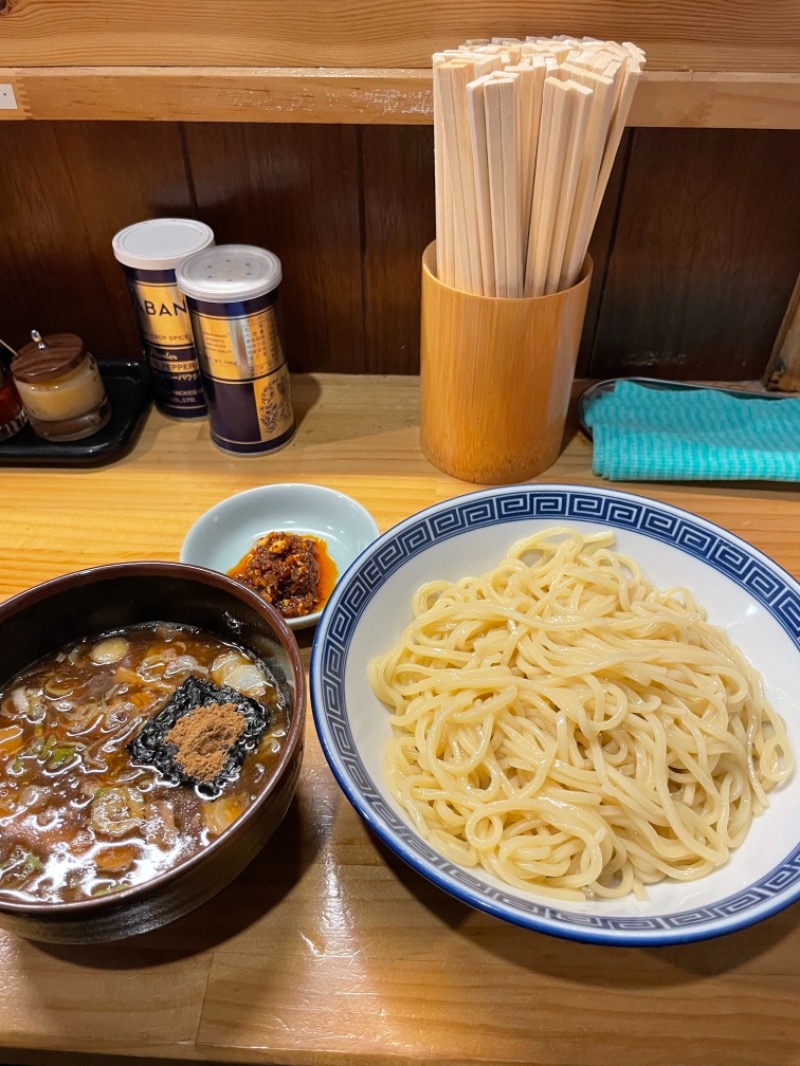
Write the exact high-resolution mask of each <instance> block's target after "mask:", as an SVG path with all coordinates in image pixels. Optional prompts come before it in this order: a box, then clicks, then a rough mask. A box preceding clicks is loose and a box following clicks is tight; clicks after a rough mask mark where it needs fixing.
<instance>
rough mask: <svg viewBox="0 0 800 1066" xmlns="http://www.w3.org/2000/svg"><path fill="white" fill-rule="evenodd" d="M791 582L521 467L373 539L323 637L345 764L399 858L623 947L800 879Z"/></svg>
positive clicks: (795, 606)
mask: <svg viewBox="0 0 800 1066" xmlns="http://www.w3.org/2000/svg"><path fill="white" fill-rule="evenodd" d="M799 670H800V585H798V582H797V581H795V580H794V579H793V578H792V577H791V576H790V575H789V574H788V573H786V572H785V571H784V570H783V569H782V568H781V567H779V566H778V565H777V564H776V563H775V562H773V561H772V560H770V559H769V558H768V557H766V556H765V555H763V554H762V553H761V552H759V551H757V550H756V549H754V548H753V547H751V546H750V545H748V544H747V543H745V542H744V541H742V540H740V539H739V538H737V537H736V536H734V535H732V534H730V533H728V532H727V531H725V530H724V529H722V528H720V527H718V526H715V525H714V524H712V523H710V522H708V521H706V520H704V519H702V518H699V517H697V516H695V515H692V514H690V513H688V512H685V511H682V510H679V509H678V508H675V507H671V506H669V505H667V504H662V503H658V502H656V501H653V500H649V499H647V498H645V497H641V496H636V495H632V494H628V493H624V492H619V491H616V490H613V489H599V488H598V489H594V488H585V487H573V486H561V485H542V484H537V485H522V486H514V487H512V488H497V489H489V490H485V491H481V492H476V493H472V494H469V495H466V496H461V497H458V498H456V499H454V500H450V501H447V502H444V503H440V504H437V505H435V506H433V507H430V508H428V509H426V510H424V511H421V512H420V513H418V514H416V515H413V516H412V517H410V518H409V519H407V520H405V521H403V522H401V523H400V524H399V525H397V526H395V527H394V528H393V529H391V530H389V531H388V532H387V533H385V534H383V536H381V537H380V538H379V539H378V540H376V541H375V542H374V543H373V544H372V545H370V547H369V548H368V549H367V550H366V551H365V552H364V553H363V554H362V555H361V556H360V558H359V559H358V560H357V561H356V563H355V564H354V565H353V566H352V567H351V568H350V569H349V570H348V571H347V573H346V574H345V575H344V577H343V579H342V580H341V581H340V583H339V584H338V585H337V587H336V589H335V590H334V594H333V596H332V597H331V600H330V602H329V604H328V606H327V608H326V610H325V613H324V615H323V619H322V622H321V624H320V626H319V629H318V632H317V636H316V639H315V642H314V647H313V652H312V662H311V674H310V678H311V695H312V707H313V713H314V720H315V724H316V728H317V732H318V734H319V737H320V740H321V743H322V747H323V750H324V752H325V755H326V758H327V759H328V762H329V764H330V766H331V769H332V770H333V773H334V774H335V776H336V778H337V780H338V782H339V784H340V785H341V787H342V789H343V790H344V792H345V794H346V795H347V796H348V798H349V799H350V801H351V802H352V803H353V805H354V806H355V808H356V809H357V811H358V812H359V814H360V815H361V816H362V818H363V819H364V821H365V822H366V824H367V825H368V826H369V828H370V829H372V830H373V831H374V832H375V833H376V834H377V836H378V837H379V838H380V839H382V840H383V842H384V843H386V844H387V845H388V846H389V847H390V848H391V849H392V850H393V851H394V852H395V853H396V854H397V855H398V856H399V857H400V858H402V859H403V860H405V861H406V862H407V863H408V864H409V865H410V866H411V867H413V868H414V869H415V870H416V871H417V872H418V873H420V874H422V875H423V876H424V877H426V878H428V879H429V880H430V881H432V882H433V883H435V884H436V885H438V886H439V887H440V888H442V889H443V890H444V891H446V892H448V893H450V894H451V895H452V896H454V897H455V898H456V899H458V900H460V901H462V902H464V903H466V904H469V905H471V906H474V907H477V908H479V909H482V910H484V911H486V912H488V913H490V914H492V915H495V916H497V917H499V918H502V919H505V920H507V921H510V922H512V923H515V924H517V925H519V926H523V927H526V928H529V929H533V930H537V931H539V932H543V933H548V934H551V935H556V936H562V937H566V938H569V939H573V940H581V941H586V942H595V943H608V944H618V945H658V944H669V943H682V942H687V941H692V940H700V939H704V938H708V937H714V936H719V935H721V934H724V933H727V932H731V931H733V930H736V929H739V928H742V927H744V926H747V925H751V924H753V923H754V922H757V921H760V920H762V919H763V918H765V917H768V916H769V915H771V914H773V913H775V912H777V911H778V910H781V909H782V908H783V907H785V906H787V905H789V904H790V903H792V902H794V901H795V900H796V899H797V898H798V897H800V830H798V829H797V827H796V817H795V811H796V810H797V807H798V801H800V784H799V783H798V772H797V771H796V770H795V767H794V761H795V755H794V753H796V752H797V751H798V750H800V713H798V707H797V701H796V697H795V693H796V688H797V677H798V672H799Z"/></svg>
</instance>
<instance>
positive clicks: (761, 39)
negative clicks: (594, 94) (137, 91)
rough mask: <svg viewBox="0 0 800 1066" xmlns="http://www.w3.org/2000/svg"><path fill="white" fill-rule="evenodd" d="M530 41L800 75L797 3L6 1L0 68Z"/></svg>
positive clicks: (347, 56)
mask: <svg viewBox="0 0 800 1066" xmlns="http://www.w3.org/2000/svg"><path fill="white" fill-rule="evenodd" d="M531 33H535V34H542V35H551V34H558V33H572V34H578V35H581V34H589V35H591V36H595V37H610V38H612V39H615V40H633V41H636V43H637V44H639V45H641V46H642V47H643V48H645V49H646V50H647V52H648V63H649V68H650V69H651V70H700V71H709V70H739V71H765V70H766V71H773V72H774V71H792V70H793V71H797V70H800V48H799V47H798V44H800V6H798V5H797V4H796V3H794V2H793V0H761V2H759V3H757V4H755V3H752V2H751V0H538V2H537V3H536V4H535V5H533V4H531V3H530V0H437V2H436V3H434V4H432V3H430V0H405V2H403V3H398V2H397V0H370V2H369V3H365V2H364V0H337V2H336V3H331V2H330V0H282V2H281V3H279V4H278V3H265V2H264V0H226V2H225V3H220V2H219V0H172V2H171V3H169V4H165V3H163V2H162V0H81V2H80V3H75V2H72V3H67V2H65V0H3V2H2V4H0V66H17V65H19V66H25V65H27V66H42V67H47V66H62V65H63V66H82V65H89V66H90V65H95V64H98V63H100V64H103V65H117V64H118V65H125V64H134V65H155V66H192V65H203V66H226V65H230V66H236V67H248V66H252V67H262V66H297V67H426V66H429V65H430V56H431V53H432V52H435V51H437V50H439V49H441V48H448V47H453V46H456V45H458V44H460V43H461V42H462V41H464V40H465V39H467V38H477V37H491V36H493V35H501V36H525V35H526V34H531Z"/></svg>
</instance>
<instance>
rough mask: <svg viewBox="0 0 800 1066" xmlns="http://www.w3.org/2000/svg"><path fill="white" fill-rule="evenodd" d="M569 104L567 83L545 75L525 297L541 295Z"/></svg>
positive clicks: (565, 136) (563, 156) (560, 175)
mask: <svg viewBox="0 0 800 1066" xmlns="http://www.w3.org/2000/svg"><path fill="white" fill-rule="evenodd" d="M571 105H572V99H571V96H570V93H569V90H568V89H567V87H566V84H565V83H564V82H562V81H559V80H558V79H557V78H554V77H549V78H546V79H545V83H544V94H543V104H542V122H543V123H545V131H544V133H545V135H544V138H541V137H540V139H539V152H538V153H537V157H536V177H535V181H534V189H533V210H532V211H531V224H530V231H529V236H528V242H529V247H528V255H527V261H526V267H525V295H526V296H543V295H544V287H545V281H546V278H547V264H548V259H549V256H550V244H551V241H552V237H553V227H554V225H555V214H556V210H555V209H556V198H557V196H558V188H559V185H560V182H561V177H562V175H563V172H564V159H565V156H566V150H567V131H568V129H569V123H570V108H571ZM531 247H532V248H533V255H531Z"/></svg>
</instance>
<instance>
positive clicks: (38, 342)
mask: <svg viewBox="0 0 800 1066" xmlns="http://www.w3.org/2000/svg"><path fill="white" fill-rule="evenodd" d="M31 336H32V337H33V341H32V342H31V343H30V344H26V345H25V346H24V347H23V348H21V349H20V351H19V354H18V355H17V356H16V357H15V358H14V359H13V360H12V361H11V374H12V376H13V378H14V383H15V384H16V386H17V391H18V392H19V395H20V398H21V400H22V403H23V406H24V407H25V411H26V413H27V415H28V421H29V422H30V425H31V429H33V431H34V433H36V434H38V435H39V436H40V437H43V438H44V439H45V440H52V441H71V440H82V439H83V438H84V437H90V436H91V435H92V434H93V433H97V432H98V430H100V429H102V428H103V426H105V425H106V423H107V422H108V420H109V418H110V417H111V407H110V405H109V402H108V397H107V396H106V390H105V386H104V385H103V380H102V378H101V377H100V371H99V370H98V369H97V364H96V363H95V361H94V359H93V358H92V356H91V355H90V353H89V352H88V351H87V350H86V347H85V345H84V343H83V341H82V340H81V338H80V337H78V336H76V335H75V334H74V333H53V334H51V335H50V336H47V337H42V336H41V335H40V334H39V333H38V332H37V331H36V330H34V331H33V332H32V333H31Z"/></svg>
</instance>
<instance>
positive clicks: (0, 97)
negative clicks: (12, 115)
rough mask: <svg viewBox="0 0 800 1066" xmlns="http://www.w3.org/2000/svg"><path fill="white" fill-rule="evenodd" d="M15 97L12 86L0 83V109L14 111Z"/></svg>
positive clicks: (15, 107) (15, 108) (15, 106)
mask: <svg viewBox="0 0 800 1066" xmlns="http://www.w3.org/2000/svg"><path fill="white" fill-rule="evenodd" d="M16 110H17V98H16V96H15V95H14V86H13V85H9V84H8V83H6V84H0V111H16Z"/></svg>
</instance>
